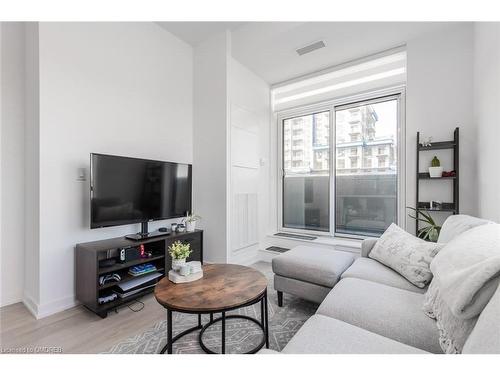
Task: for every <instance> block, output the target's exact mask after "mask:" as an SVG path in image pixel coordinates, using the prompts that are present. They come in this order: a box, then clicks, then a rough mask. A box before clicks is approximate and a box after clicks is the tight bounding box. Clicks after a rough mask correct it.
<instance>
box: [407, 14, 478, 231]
mask: <svg viewBox="0 0 500 375" xmlns="http://www.w3.org/2000/svg"><path fill="white" fill-rule="evenodd" d="M472 27H473V26H472V24H465V25H461V26H456V27H453V28H450V29H445V30H443V31H439V32H435V33H429V34H426V35H423V36H421V37H419V38H416V39H413V40H409V41H408V42H407V53H408V55H407V56H408V65H407V95H406V155H407V157H406V182H407V186H406V201H407V205H410V206H413V207H415V169H416V159H415V158H416V133H417V131H420V133H421V136H423V137H428V136H432V137H433V139H434V141H441V140H451V139H453V130H454V129H455V127H457V126H459V127H460V212H461V213H466V214H472V215H476V214H477V200H476V196H477V188H476V186H477V181H476V180H477V176H476V171H475V168H476V148H475V139H476V131H475V129H476V128H475V125H474V122H473V120H472V105H473V97H472V82H473V81H472V46H473V43H472V38H473V35H472ZM434 155H437V156H438V157H439V158H440V159H441V162H442V166H443V167H444V169H445V170H451V169H452V157H451V156H452V152H451V151H446V150H442V151H441V150H440V151H437V152H436V153H433V152H427V153H421V156H422V158H421V168H424V166H425V165H428V164H429V163H430V159H431V158H432V157H433V156H434ZM424 171H425V170H424V169H422V170H421V172H424ZM420 184H421V185H420V186H421V199H422V200H423V201H429V200H430V199H434V200H442V201H445V202H451V198H452V195H451V193H452V182H451V181H443V182H441V181H421V182H420ZM443 184H448V186H447V187H446V188H443ZM433 216H434V217H436V219H438V220H439V219H440V220H442V219H444V218H445V217H446V216H444V215H441V216H442V217H438V216H439V213H436V214H433ZM407 229H408V231H410V232H414V230H415V222H414V221H413V220H412V219H409V218H407Z"/></svg>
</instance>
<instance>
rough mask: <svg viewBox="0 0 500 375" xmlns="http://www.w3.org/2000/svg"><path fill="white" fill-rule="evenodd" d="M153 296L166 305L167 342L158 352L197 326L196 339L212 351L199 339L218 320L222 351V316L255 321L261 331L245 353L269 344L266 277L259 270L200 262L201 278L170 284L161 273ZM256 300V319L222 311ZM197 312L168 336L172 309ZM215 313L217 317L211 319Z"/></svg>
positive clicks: (170, 345)
mask: <svg viewBox="0 0 500 375" xmlns="http://www.w3.org/2000/svg"><path fill="white" fill-rule="evenodd" d="M154 294H155V297H156V300H157V301H158V302H159V303H160V304H161V305H162V306H163V307H165V308H166V309H167V345H165V347H164V348H163V349H162V350H161V353H162V354H163V353H165V351H166V352H167V353H169V354H170V353H172V344H173V343H174V342H175V341H176V340H178V339H179V338H181V337H182V336H184V335H186V334H188V333H190V332H193V331H196V330H198V329H199V330H200V333H199V336H198V340H199V342H200V346H201V348H202V349H203V350H204V351H205V352H206V353H215V352H214V351H212V350H210V349H208V348H207V347H206V346H205V344H204V343H203V333H204V332H205V331H206V329H207V328H208V327H210V326H211V325H212V324H214V323H216V322H219V321H222V342H221V353H222V354H225V352H226V320H227V319H246V320H250V321H252V322H254V323H255V324H257V325H258V326H259V327H260V328H261V329H262V333H263V338H262V341H261V342H260V343H259V345H257V346H256V347H255V348H253V349H252V350H250V351H249V352H247V353H246V354H250V353H256V352H257V351H258V350H259V349H260V348H262V347H263V346H264V344H265V345H266V347H267V348H269V328H268V311H267V279H266V278H265V276H264V275H263V274H262V273H260V272H259V271H257V270H255V269H253V268H250V267H245V266H240V265H236V264H209V265H204V266H203V278H201V279H200V280H196V281H193V282H190V283H184V284H174V283H173V282H171V281H170V280H169V279H168V278H167V277H164V278H163V279H162V280H161V281H160V282H159V283H158V284H157V285H156V287H155V292H154ZM258 302H260V321H258V320H257V319H254V318H252V317H249V316H246V315H226V312H227V311H230V310H235V309H238V308H240V307H245V306H250V305H253V304H255V303H258ZM173 311H177V312H182V313H186V314H198V325H197V326H195V327H192V328H189V329H187V330H185V331H183V332H181V333H179V334H178V335H176V336H175V337H172V312H173ZM215 313H221V317H219V318H217V319H214V314H215ZM202 314H210V321H209V322H208V323H207V324H205V325H202V323H201V315H202Z"/></svg>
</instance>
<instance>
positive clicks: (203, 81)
mask: <svg viewBox="0 0 500 375" xmlns="http://www.w3.org/2000/svg"><path fill="white" fill-rule="evenodd" d="M229 56H230V35H229V33H228V32H223V33H218V34H216V35H214V36H212V37H210V38H209V39H208V40H206V41H204V42H202V43H201V44H199V45H197V46H196V48H195V49H194V146H193V201H194V203H193V206H194V209H195V211H196V213H197V214H199V215H200V216H201V217H202V220H201V222H200V227H202V228H203V229H204V230H205V233H204V235H203V238H204V250H203V255H204V258H205V260H206V261H208V262H226V261H227V249H228V242H229V240H228V238H229V237H228V236H229V233H228V220H227V218H228V213H229V211H228V210H229V206H228V196H227V192H228V181H229V180H228V174H227V171H228V147H229V144H228V58H229Z"/></svg>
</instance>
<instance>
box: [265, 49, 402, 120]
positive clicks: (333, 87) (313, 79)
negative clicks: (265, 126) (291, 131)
mask: <svg viewBox="0 0 500 375" xmlns="http://www.w3.org/2000/svg"><path fill="white" fill-rule="evenodd" d="M405 82H406V51H404V50H398V51H395V52H392V53H390V54H385V55H383V56H381V55H378V56H376V57H373V58H370V59H365V60H363V61H360V62H358V63H351V64H349V65H347V66H346V65H343V66H341V67H337V68H333V69H331V70H329V71H326V72H325V71H324V72H323V73H318V74H316V75H313V76H309V77H306V78H304V79H300V80H295V81H293V82H289V83H284V84H282V85H278V86H276V87H274V88H273V90H272V98H273V108H274V110H275V111H281V110H284V109H288V108H293V107H297V106H301V105H307V104H312V103H316V102H320V101H324V100H330V99H335V98H339V97H342V96H348V95H353V94H358V93H362V92H365V91H368V90H374V89H379V88H384V87H388V86H392V85H396V84H403V83H405Z"/></svg>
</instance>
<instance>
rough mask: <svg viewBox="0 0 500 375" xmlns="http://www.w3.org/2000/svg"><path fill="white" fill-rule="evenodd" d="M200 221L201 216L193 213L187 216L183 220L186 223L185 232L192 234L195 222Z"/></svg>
mask: <svg viewBox="0 0 500 375" xmlns="http://www.w3.org/2000/svg"><path fill="white" fill-rule="evenodd" d="M198 220H201V216H199V215H196V214H194V213H191V214H188V215H187V216H186V218H185V219H184V221H185V223H186V232H194V231H195V229H196V222H197V221H198Z"/></svg>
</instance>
